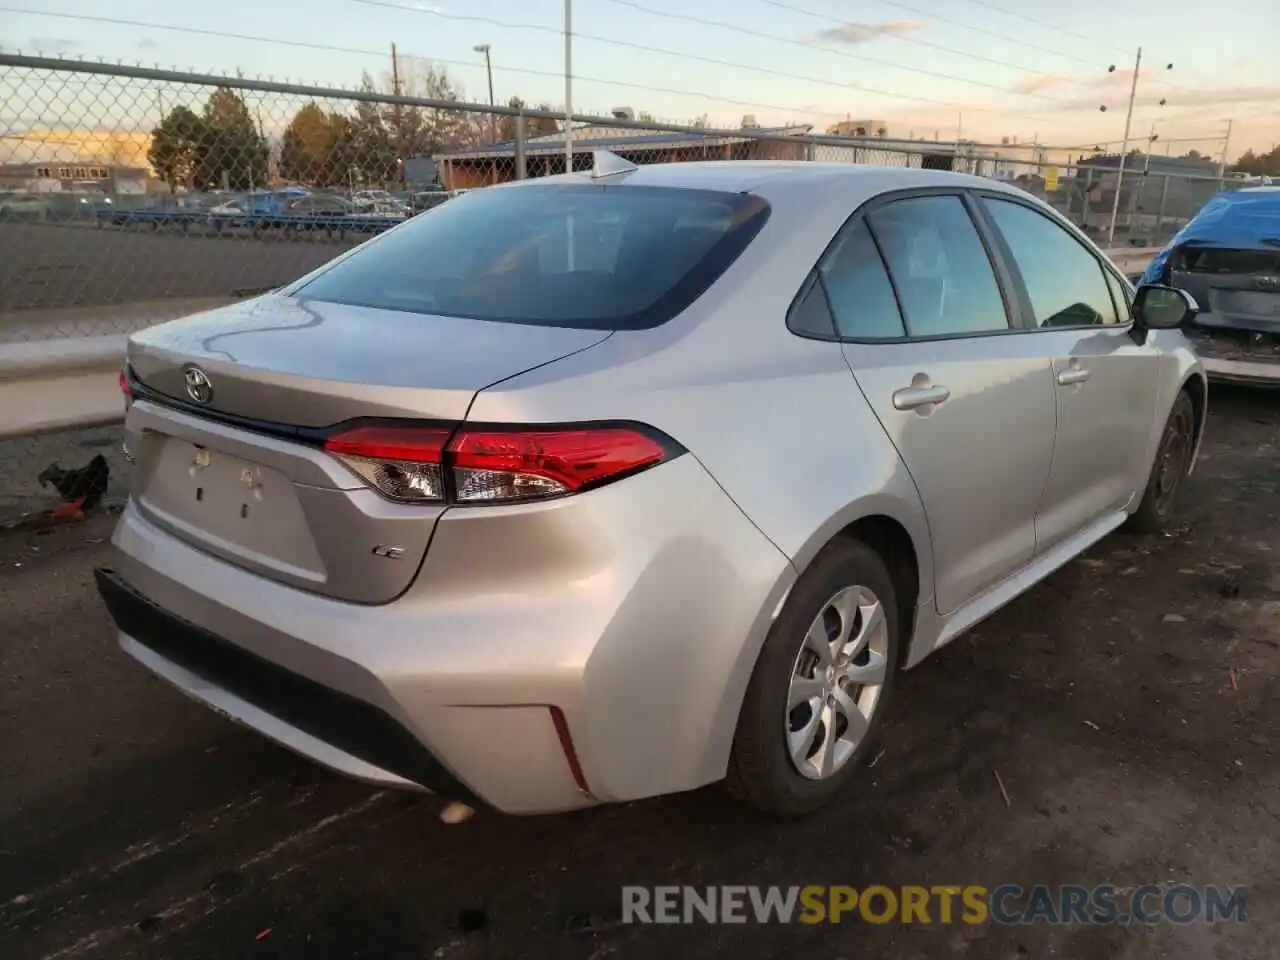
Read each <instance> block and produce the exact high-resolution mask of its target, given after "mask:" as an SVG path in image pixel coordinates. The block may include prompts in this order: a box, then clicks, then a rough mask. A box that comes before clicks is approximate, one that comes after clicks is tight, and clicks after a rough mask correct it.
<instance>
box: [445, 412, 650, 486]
mask: <svg viewBox="0 0 1280 960" xmlns="http://www.w3.org/2000/svg"><path fill="white" fill-rule="evenodd" d="M665 456H666V451H665V450H664V449H663V447H662V444H660V443H658V442H657V441H656V440H654V439H652V438H650V437H648V436H645V435H644V434H643V433H639V432H637V431H635V430H629V429H626V428H622V427H604V428H588V429H581V430H539V431H536V432H528V433H525V432H520V433H515V432H506V431H481V430H477V431H469V430H465V429H464V430H463V431H462V432H461V433H459V434H458V435H457V436H456V437H454V439H453V442H452V443H450V444H449V466H450V467H452V468H453V478H454V483H455V485H456V486H455V489H456V491H457V496H458V500H459V502H463V503H469V502H476V501H486V500H523V499H525V498H527V497H545V496H555V495H557V494H562V493H574V492H576V491H578V490H581V489H582V488H583V487H585V486H588V485H590V484H594V483H599V482H600V481H602V480H607V479H609V478H610V477H615V476H618V475H619V474H623V473H630V472H631V471H633V470H637V469H639V468H640V467H644V466H648V465H649V464H652V463H657V462H658V461H659V460H661V459H663V458H664V457H665Z"/></svg>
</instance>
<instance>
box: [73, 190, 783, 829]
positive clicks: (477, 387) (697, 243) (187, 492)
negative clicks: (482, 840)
mask: <svg viewBox="0 0 1280 960" xmlns="http://www.w3.org/2000/svg"><path fill="white" fill-rule="evenodd" d="M767 216H768V208H767V206H766V205H765V204H764V203H763V201H760V200H759V199H758V198H754V197H751V196H750V195H746V194H727V193H725V194H721V193H712V192H706V191H695V190H680V189H666V188H663V189H648V188H644V187H628V186H625V185H622V186H616V187H615V186H610V187H604V186H600V185H597V184H590V185H584V184H576V185H575V184H571V183H560V184H550V183H549V184H546V185H538V186H525V185H522V186H519V187H511V188H495V189H491V190H486V191H474V192H472V193H469V194H468V195H467V196H466V197H463V198H458V199H456V200H454V201H451V202H450V203H448V204H445V205H442V206H441V207H439V208H438V209H436V210H434V211H432V212H430V213H428V214H425V215H423V216H422V217H418V218H415V219H414V220H412V221H410V222H408V223H406V224H405V225H404V226H402V227H398V228H397V229H396V230H394V231H391V232H389V233H387V234H385V235H383V236H382V237H380V238H378V239H376V240H374V241H371V242H370V243H368V244H366V245H365V246H363V247H360V248H357V249H356V250H355V251H354V252H353V253H351V254H348V255H346V256H345V257H343V258H340V259H339V260H337V261H335V262H334V263H333V264H331V265H329V266H327V267H325V268H322V269H321V270H320V271H317V272H316V273H315V274H313V275H311V276H309V277H306V278H304V279H303V280H301V281H299V282H298V283H296V284H294V285H293V286H292V287H290V288H287V289H285V290H283V291H280V292H279V293H276V294H271V295H268V296H266V297H262V298H259V299H257V300H253V301H250V302H247V303H244V304H241V305H236V306H232V307H228V308H225V309H222V310H218V311H214V312H212V313H208V314H202V315H197V316H195V317H190V318H187V319H185V320H181V321H177V322H174V323H171V324H165V325H163V326H160V327H156V328H153V329H151V330H148V331H145V332H143V333H140V334H137V335H135V336H134V337H133V338H132V339H131V341H130V343H129V349H128V358H127V365H126V373H125V376H124V377H123V378H122V383H123V384H124V386H125V388H126V390H127V393H128V394H129V400H130V406H129V413H128V419H127V423H126V432H127V443H128V446H129V449H130V451H131V453H132V455H133V457H134V459H135V461H136V467H135V475H134V479H133V491H132V497H131V500H130V503H129V505H128V508H127V509H126V511H125V513H124V515H123V517H122V519H121V521H120V524H119V527H118V529H117V531H116V533H115V536H114V538H113V544H114V547H115V555H114V559H113V562H112V564H111V566H110V567H109V568H104V569H102V570H99V571H98V573H97V578H98V584H99V588H100V590H101V593H102V595H103V597H104V599H105V601H106V603H107V606H108V607H109V609H110V611H111V613H112V616H113V618H114V619H115V621H116V624H117V626H118V628H119V630H120V638H121V644H122V646H123V648H124V649H125V650H126V651H127V652H128V653H129V654H131V655H132V656H133V657H135V658H136V659H137V660H139V661H141V662H142V663H143V664H145V665H146V666H148V667H149V668H150V669H152V670H153V671H155V672H156V673H157V674H159V675H161V676H162V677H164V678H166V679H167V680H169V681H170V682H171V683H173V684H174V685H175V686H177V687H178V688H180V689H181V690H183V691H184V692H186V693H187V694H189V695H190V696H192V697H194V698H195V699H197V700H199V701H201V702H203V703H205V704H207V705H208V706H210V707H212V708H213V709H215V710H217V711H219V712H221V713H223V714H225V715H227V716H229V717H231V718H233V719H235V720H237V721H239V722H240V723H243V724H246V725H248V726H249V727H252V728H254V729H256V730H258V731H259V732H261V733H263V734H265V735H266V736H268V737H270V738H272V739H274V740H276V741H277V742H279V743H281V744H283V745H285V746H287V747H290V748H292V749H294V750H296V751H298V752H299V753H302V754H304V755H306V756H308V757H311V758H312V759H314V760H317V761H319V762H321V763H323V764H326V765H327V766H329V767H331V768H333V769H336V770H338V771H341V772H343V773H345V774H348V775H350V776H353V777H356V778H360V779H364V780H367V781H371V782H375V783H382V784H388V785H394V786H402V787H410V788H417V789H425V790H429V791H433V792H437V793H440V794H442V795H444V796H447V797H450V798H456V799H462V800H468V801H470V802H473V803H475V802H479V803H483V804H488V805H491V806H494V807H496V808H498V809H501V810H504V811H507V812H512V813H535V812H545V811H553V810H563V809H570V808H574V807H579V806H584V805H589V804H592V803H596V802H602V801H614V800H626V799H633V798H637V797H643V796H650V795H655V794H660V793H666V792H672V791H677V790H684V789H690V788H693V787H696V786H699V785H701V784H704V783H707V782H709V781H711V780H714V779H716V778H717V777H718V776H719V775H720V774H721V773H722V772H723V767H722V758H723V756H724V755H725V754H726V753H727V747H728V743H727V738H728V737H729V736H731V732H732V723H731V722H730V723H729V724H727V725H726V723H725V716H726V711H728V710H732V709H736V706H735V705H734V704H731V703H728V702H722V699H721V696H722V692H723V691H724V689H726V687H727V686H732V685H731V684H729V683H728V681H729V679H730V678H731V677H742V676H744V675H745V673H744V671H749V670H750V667H751V664H750V663H749V662H747V663H743V662H742V661H743V654H742V651H743V645H744V639H745V638H747V637H748V636H751V635H753V634H756V633H759V632H760V631H761V630H762V629H763V628H764V623H763V621H762V620H761V617H760V611H761V610H762V609H772V608H771V606H770V605H771V604H774V603H776V599H777V598H776V593H777V591H778V590H779V589H781V587H780V584H781V583H783V582H784V581H785V580H786V577H785V571H786V570H787V562H786V559H785V558H784V557H783V556H782V555H781V554H780V553H779V551H778V550H777V549H776V548H775V547H774V546H773V545H772V544H771V543H770V542H769V541H768V540H767V539H766V538H765V537H764V536H763V535H762V534H761V533H760V532H759V531H758V530H757V529H756V528H755V526H754V525H752V523H751V522H750V521H749V520H748V519H747V518H746V517H745V516H744V515H743V514H742V512H741V511H740V510H739V509H738V508H737V506H736V505H735V504H734V503H733V502H732V501H731V500H730V499H729V498H728V497H727V496H726V495H725V494H724V492H723V491H722V490H721V489H720V487H719V486H718V485H717V484H716V482H715V481H714V480H713V479H712V477H710V476H709V475H708V473H707V472H706V470H705V469H704V468H703V467H702V465H701V464H700V463H699V461H698V460H697V458H696V456H693V455H691V454H690V453H689V452H688V451H686V450H685V448H684V447H683V446H682V445H681V443H680V439H679V437H676V436H672V435H670V434H669V433H668V432H666V431H665V430H664V428H663V424H661V423H654V422H637V421H636V420H633V419H627V420H617V419H610V418H602V417H592V416H586V415H584V417H583V418H582V419H581V420H575V421H572V422H566V421H563V420H560V421H558V422H543V421H541V420H538V419H537V418H536V404H534V405H533V406H531V407H530V409H529V411H528V414H529V415H528V416H527V417H524V416H519V415H517V416H514V417H513V418H512V419H510V420H508V421H506V422H502V423H489V422H475V421H474V420H473V419H472V418H470V417H469V415H468V414H469V411H470V410H471V408H472V405H473V402H474V400H475V398H476V397H477V395H479V394H480V393H481V392H483V391H484V390H485V389H486V388H489V387H492V386H494V385H496V384H500V383H504V382H510V381H511V379H512V378H517V377H520V376H522V375H525V374H527V373H528V372H530V371H534V370H537V371H539V374H540V375H545V372H546V371H547V370H548V369H552V368H554V365H555V364H557V363H558V362H561V361H562V360H564V359H565V358H568V357H572V356H577V357H581V355H582V354H583V353H584V352H589V351H592V350H594V349H597V348H598V347H599V346H600V345H601V344H603V343H604V342H605V341H607V340H609V339H610V338H612V337H615V336H618V337H625V336H626V335H627V334H628V332H630V331H636V330H644V329H653V328H655V327H656V326H659V325H661V324H662V323H664V322H665V321H666V320H669V319H670V318H671V317H672V316H674V315H676V314H678V313H680V312H681V311H682V310H684V309H686V308H687V307H688V306H689V304H691V303H693V302H695V301H697V300H698V298H699V297H700V296H702V294H703V293H704V292H705V291H706V290H707V289H708V288H709V287H710V286H711V285H713V284H714V283H716V282H717V281H718V280H721V279H722V278H724V277H725V275H726V274H727V273H731V272H732V266H733V264H734V262H735V261H736V260H737V259H738V256H739V254H740V253H741V252H742V250H743V249H745V248H746V246H747V245H748V244H750V243H751V241H752V239H753V238H754V237H755V235H756V234H757V233H758V232H759V230H760V229H761V227H762V225H763V224H764V222H765V220H766V219H767ZM624 352H625V351H624ZM610 362H618V361H617V359H616V357H615V358H614V359H613V360H611V361H610ZM531 395H535V396H536V391H533V392H532V394H531ZM599 409H601V406H600V404H598V403H590V404H588V403H584V411H586V410H599ZM730 719H731V718H730Z"/></svg>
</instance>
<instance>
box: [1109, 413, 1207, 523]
mask: <svg viewBox="0 0 1280 960" xmlns="http://www.w3.org/2000/svg"><path fill="white" fill-rule="evenodd" d="M1195 417H1196V412H1195V404H1193V403H1192V402H1191V395H1190V394H1189V393H1187V391H1186V390H1183V391H1182V392H1181V393H1179V394H1178V399H1177V400H1175V401H1174V402H1173V409H1172V410H1171V411H1170V412H1169V420H1168V422H1167V423H1165V426H1164V432H1163V433H1162V434H1161V435H1160V445H1159V446H1158V447H1156V458H1155V462H1154V463H1152V465H1151V475H1150V476H1149V477H1148V478H1147V487H1146V490H1144V491H1143V494H1142V502H1141V503H1139V504H1138V509H1137V510H1135V511H1134V512H1133V513H1132V514H1131V515H1130V516H1129V519H1128V520H1127V521H1126V522H1125V529H1126V530H1129V531H1131V532H1133V533H1161V532H1163V531H1164V530H1166V529H1167V528H1168V526H1169V523H1170V521H1171V520H1172V519H1173V513H1174V509H1173V508H1174V504H1175V501H1176V498H1177V494H1178V490H1179V489H1181V487H1182V481H1183V480H1184V479H1186V476H1187V471H1188V470H1189V469H1190V467H1191V454H1192V452H1193V451H1194V450H1195V442H1196V427H1195V423H1196V419H1195Z"/></svg>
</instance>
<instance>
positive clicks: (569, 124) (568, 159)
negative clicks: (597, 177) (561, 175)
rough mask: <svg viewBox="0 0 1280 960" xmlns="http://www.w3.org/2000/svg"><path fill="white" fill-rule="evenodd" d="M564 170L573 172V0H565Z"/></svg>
mask: <svg viewBox="0 0 1280 960" xmlns="http://www.w3.org/2000/svg"><path fill="white" fill-rule="evenodd" d="M564 172H565V173H572V172H573V0H564Z"/></svg>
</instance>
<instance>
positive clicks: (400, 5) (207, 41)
mask: <svg viewBox="0 0 1280 960" xmlns="http://www.w3.org/2000/svg"><path fill="white" fill-rule="evenodd" d="M564 7H565V4H564V0H518V2H517V0H292V2H291V0H219V2H217V3H201V4H177V3H172V2H165V0H114V2H113V3H111V4H109V5H105V6H104V5H102V4H100V3H89V2H87V0H0V47H3V49H4V51H6V52H14V51H15V50H19V49H20V50H21V51H22V52H23V53H36V52H39V53H42V54H44V55H46V56H65V57H84V58H86V59H97V58H105V59H107V60H112V61H114V60H123V61H125V62H130V63H132V62H141V63H143V64H147V65H151V64H157V65H160V66H162V67H166V68H171V67H172V68H178V69H183V70H188V69H189V70H196V71H201V72H218V73H221V72H224V71H227V72H235V71H237V70H238V71H242V72H243V74H244V75H245V76H263V77H268V76H270V77H273V78H275V79H285V78H288V79H290V80H293V81H300V82H306V83H316V84H320V85H324V86H339V87H354V86H356V85H357V84H358V83H359V81H360V77H361V74H362V72H365V71H368V72H369V73H371V74H373V75H374V76H375V77H378V78H381V77H382V76H383V75H385V74H387V73H388V72H389V70H390V62H391V60H390V49H391V44H392V43H395V44H396V45H397V48H398V51H399V53H400V55H401V57H403V58H409V57H413V58H424V59H427V60H431V61H434V62H435V63H437V64H439V65H442V66H443V67H444V68H445V69H446V70H447V71H448V73H449V75H450V77H451V78H452V80H453V81H454V82H455V84H456V85H457V86H458V87H459V88H460V89H461V91H462V93H463V95H464V98H465V99H467V100H473V101H487V100H488V97H489V93H488V85H487V81H486V72H485V66H484V55H483V54H482V53H477V52H475V49H474V48H475V47H476V46H477V45H480V44H486V43H487V44H489V45H490V47H491V56H492V65H493V82H494V94H495V96H496V98H497V100H499V101H505V100H507V99H508V98H509V97H512V96H519V97H521V98H523V99H524V100H525V101H527V102H529V103H535V104H536V103H542V102H545V103H547V104H550V105H552V106H553V107H554V108H556V109H561V108H562V107H563V104H564V103H565V84H564V67H565V42H564V36H563V27H564ZM1156 11H1158V13H1157V12H1156ZM77 17H79V18H85V17H88V18H95V17H96V18H109V19H115V20H122V21H130V22H129V23H106V22H101V21H94V20H84V19H76V18H77ZM572 26H573V44H572V73H573V75H574V82H573V106H574V111H575V112H576V113H592V114H607V113H608V112H609V111H610V110H612V109H613V108H615V107H619V106H630V107H632V108H633V109H634V110H636V111H637V112H641V111H644V112H647V113H650V114H653V115H654V116H655V117H657V118H660V119H664V120H668V121H672V122H689V121H690V120H692V119H693V118H694V117H697V116H700V115H702V114H707V115H708V116H709V119H710V120H711V122H712V123H713V125H717V126H737V125H738V123H739V122H741V120H742V117H743V115H745V114H752V115H754V116H755V117H756V119H757V121H758V122H760V123H762V124H766V125H768V124H775V123H777V124H781V123H790V122H797V123H811V124H814V125H815V126H817V127H819V128H825V127H826V126H827V125H829V124H831V123H834V122H836V121H837V120H841V119H845V118H851V119H874V120H883V121H885V124H886V126H887V128H888V135H889V136H890V137H903V138H905V137H908V136H914V137H924V138H933V137H934V136H938V137H940V138H941V139H944V140H945V139H953V138H955V137H956V136H957V133H959V135H960V136H962V137H963V138H965V139H970V140H978V141H981V142H994V143H999V142H1001V139H1002V138H1003V137H1010V138H1017V140H1018V141H1019V142H1029V141H1031V140H1033V139H1036V140H1038V141H1039V142H1040V143H1051V144H1055V145H1062V146H1067V145H1081V146H1084V145H1086V144H1087V145H1088V147H1092V146H1094V145H1101V146H1104V147H1109V148H1110V149H1113V150H1114V149H1117V148H1118V147H1119V143H1120V141H1121V138H1122V137H1123V135H1124V126H1125V114H1126V107H1127V103H1128V96H1129V90H1130V85H1131V81H1132V78H1133V64H1134V57H1135V54H1136V52H1137V48H1138V47H1139V46H1141V47H1142V48H1143V61H1142V69H1141V70H1140V72H1139V74H1138V93H1137V101H1136V107H1135V110H1134V115H1133V126H1132V130H1131V138H1132V141H1138V142H1137V143H1136V144H1135V145H1136V146H1139V147H1140V146H1142V145H1143V144H1144V143H1145V141H1146V139H1147V137H1148V136H1149V135H1150V133H1151V132H1152V131H1153V130H1154V131H1155V132H1156V133H1157V135H1158V136H1159V138H1160V143H1161V144H1162V145H1164V144H1167V145H1168V147H1167V149H1171V150H1172V151H1173V152H1174V153H1175V155H1177V154H1181V153H1185V152H1186V150H1188V149H1191V148H1194V149H1197V150H1198V151H1199V152H1201V153H1203V154H1208V155H1214V156H1216V155H1218V154H1220V153H1221V152H1222V150H1223V145H1224V137H1225V135H1226V131H1227V121H1228V119H1230V120H1231V121H1232V126H1231V135H1230V142H1229V148H1228V149H1229V159H1231V160H1234V159H1235V158H1236V157H1237V156H1238V155H1239V153H1240V152H1241V151H1243V150H1244V149H1246V148H1251V149H1253V150H1255V151H1261V150H1269V149H1271V148H1272V147H1273V146H1274V145H1275V144H1276V143H1277V141H1280V57H1277V56H1276V53H1277V42H1276V37H1277V36H1280V3H1277V2H1276V0H1215V2H1212V3H1205V2H1203V0H1197V2H1195V3H1192V2H1188V0H1161V2H1159V3H1157V2H1155V0H1143V2H1141V3H1138V2H1129V3H1115V2H1113V0H1070V2H1067V3H1060V4H1056V5H1055V4H1044V3H1039V4H1030V3H1026V2H1025V0H1021V2H1020V0H892V2H891V0H701V2H689V0H683V2H682V0H573V13H572ZM164 27H172V28H178V29H164ZM200 31H205V32H204V33H201V32H200ZM228 34H233V35H235V36H234V37H231V36H227V35H228ZM300 44H302V45H300ZM305 44H311V45H313V46H312V47H307V46H305ZM317 48H323V49H317ZM1169 64H1172V69H1169V68H1168V65H1169ZM1112 67H1114V70H1111V69H1110V68H1112ZM1161 100H1163V101H1164V103H1163V105H1161V104H1160V101H1161ZM1103 106H1105V107H1106V111H1105V112H1104V111H1102V110H1101V109H1100V107H1103ZM1132 141H1131V142H1132Z"/></svg>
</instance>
